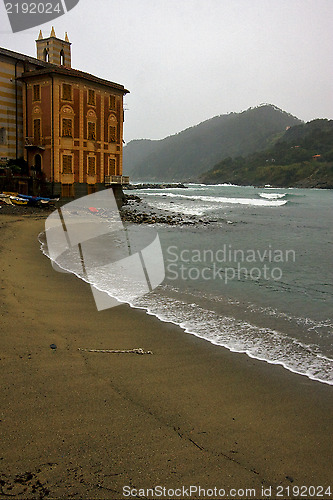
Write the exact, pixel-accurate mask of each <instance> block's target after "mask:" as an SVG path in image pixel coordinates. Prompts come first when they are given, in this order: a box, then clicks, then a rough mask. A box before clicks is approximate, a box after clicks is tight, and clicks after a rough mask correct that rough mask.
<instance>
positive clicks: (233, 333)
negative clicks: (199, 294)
mask: <svg viewBox="0 0 333 500" xmlns="http://www.w3.org/2000/svg"><path fill="white" fill-rule="evenodd" d="M131 306H132V307H134V308H140V309H146V310H147V312H148V313H149V314H150V315H153V316H156V317H157V318H158V319H159V320H161V321H164V322H169V323H173V324H175V325H177V326H179V327H180V328H182V329H183V330H185V332H186V333H189V334H192V335H195V336H197V337H200V338H202V339H204V340H207V341H208V342H211V343H212V344H214V345H216V346H221V347H225V348H226V349H228V350H230V351H232V352H238V353H245V354H247V355H248V356H249V357H251V358H254V359H258V360H260V361H265V362H267V363H270V364H278V365H282V366H283V367H284V368H286V369H287V370H289V371H291V372H293V373H297V374H299V375H305V376H307V377H308V378H309V379H311V380H316V381H318V382H322V383H325V384H328V385H333V359H331V358H329V357H327V356H324V355H323V354H322V353H321V352H320V350H319V348H318V347H317V346H315V345H312V344H307V343H304V342H300V341H297V340H296V339H294V338H292V337H290V336H289V335H286V334H284V333H283V332H280V331H277V330H274V329H270V328H261V327H258V326H256V325H253V324H251V323H250V322H248V321H244V320H240V319H237V318H235V317H233V316H230V315H228V316H224V315H223V316H222V315H220V314H218V313H217V312H216V311H214V310H210V309H207V308H204V307H201V306H200V305H199V304H197V303H195V302H193V301H191V302H188V303H187V302H186V301H183V300H177V299H175V298H170V297H167V296H166V295H164V294H163V293H162V292H161V291H158V290H157V292H155V293H154V292H153V293H151V294H148V295H147V296H145V297H142V298H141V299H138V300H136V301H135V302H134V303H132V304H131Z"/></svg>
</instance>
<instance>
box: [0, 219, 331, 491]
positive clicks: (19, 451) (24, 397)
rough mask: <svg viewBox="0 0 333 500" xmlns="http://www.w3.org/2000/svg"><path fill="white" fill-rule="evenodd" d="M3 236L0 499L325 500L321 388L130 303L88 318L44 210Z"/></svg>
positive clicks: (325, 389) (14, 222)
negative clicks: (46, 247) (45, 238)
mask: <svg viewBox="0 0 333 500" xmlns="http://www.w3.org/2000/svg"><path fill="white" fill-rule="evenodd" d="M0 227H1V240H0V259H1V285H0V286H1V296H2V300H1V337H0V339H1V340H0V342H1V349H0V380H1V393H0V394H1V395H0V399H1V404H0V432H1V449H0V498H1V499H2V498H9V496H10V497H11V498H55V499H58V498H59V499H60V498H83V499H84V498H93V499H104V498H106V499H118V498H140V497H145V498H170V497H173V498H257V499H259V498H260V499H261V498H309V497H313V498H319V497H320V498H330V497H331V496H332V491H333V485H332V484H331V485H330V481H331V480H332V476H333V474H332V427H333V425H332V415H333V388H332V387H331V386H328V385H325V384H322V383H319V382H314V381H311V380H309V379H308V378H306V377H304V376H300V375H295V374H293V373H291V372H288V371H287V370H285V369H283V368H282V367H281V366H277V365H269V364H267V363H265V362H260V361H256V360H253V359H251V358H249V357H247V356H246V355H243V354H236V353H232V352H229V351H227V350H226V349H224V348H222V347H217V346H214V345H212V344H210V343H209V342H206V341H204V340H201V339H199V338H196V337H194V336H192V335H189V334H186V333H184V331H183V330H181V329H180V328H178V327H175V326H174V325H171V324H167V323H162V322H160V321H159V320H157V319H156V318H155V317H152V316H148V315H147V314H146V313H145V312H144V311H140V310H134V309H131V308H130V307H129V306H127V305H122V306H119V307H116V308H113V309H109V310H106V311H103V312H97V309H96V307H95V303H94V301H93V298H92V294H91V291H90V287H89V286H88V285H87V284H86V283H84V282H82V281H81V280H79V279H78V278H76V277H75V276H73V275H69V274H63V273H58V272H56V271H54V270H53V268H52V266H51V264H50V261H49V259H48V258H47V257H45V256H44V255H43V254H42V253H41V251H40V245H39V242H38V240H37V235H38V234H39V232H41V231H42V230H43V229H44V220H43V215H38V214H36V215H29V216H22V215H19V214H18V215H1V214H0ZM52 344H54V347H55V346H56V348H53V349H52V348H51V347H50V345H52ZM139 347H141V348H143V349H144V350H145V351H148V350H149V351H151V352H152V354H145V355H138V354H133V353H123V354H115V353H112V354H111V353H94V352H87V351H84V350H80V349H99V350H101V349H121V350H129V349H133V348H139ZM329 486H331V493H330V494H327V492H328V490H327V488H328V487H329ZM156 487H161V490H159V489H157V490H155V493H153V492H152V491H151V490H152V489H153V488H156ZM190 487H192V488H190ZM199 487H200V488H201V491H199ZM297 487H298V488H299V492H298V490H297V489H295V488H297ZM310 487H314V488H315V490H313V489H312V490H309V488H310ZM163 488H165V490H164V491H163ZM214 488H215V489H216V490H214ZM301 488H303V490H301ZM321 488H323V489H321ZM147 489H150V490H149V491H147ZM160 491H161V493H162V495H159V492H160ZM211 492H213V493H214V494H210V493H211ZM302 492H303V495H301V493H302ZM313 492H315V494H313ZM163 493H165V495H164V496H163ZM172 493H174V495H173V496H172ZM179 493H181V494H179ZM205 494H206V496H205Z"/></svg>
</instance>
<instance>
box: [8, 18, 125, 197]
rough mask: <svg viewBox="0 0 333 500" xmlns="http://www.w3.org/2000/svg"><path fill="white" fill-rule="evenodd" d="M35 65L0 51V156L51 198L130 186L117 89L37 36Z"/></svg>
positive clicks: (63, 43)
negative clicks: (21, 163)
mask: <svg viewBox="0 0 333 500" xmlns="http://www.w3.org/2000/svg"><path fill="white" fill-rule="evenodd" d="M36 44H37V59H34V58H31V57H28V56H25V55H23V54H18V53H16V52H12V51H9V50H6V49H0V72H1V75H0V77H1V80H0V82H1V92H0V104H1V114H0V157H1V162H2V163H5V162H6V161H8V159H14V158H19V157H21V156H23V157H24V159H25V160H26V161H27V162H28V165H29V168H30V173H31V175H33V176H34V177H35V178H36V177H37V178H38V177H40V178H43V180H44V181H45V182H46V183H47V186H48V189H49V191H50V192H51V193H52V194H53V195H61V196H62V197H79V196H84V195H86V194H89V193H92V192H95V191H97V190H100V189H104V188H105V187H107V186H110V185H111V186H112V187H114V188H115V190H116V187H117V186H121V185H122V184H126V183H128V182H129V179H128V177H125V176H123V175H122V174H123V172H122V153H123V121H124V114H123V97H124V95H125V94H126V93H127V92H128V90H126V89H125V88H124V87H123V85H120V84H117V83H114V82H110V81H107V80H103V79H101V78H98V77H96V76H94V75H91V74H89V73H85V72H82V71H78V70H75V69H72V68H71V44H70V42H69V39H68V36H67V33H66V35H65V39H64V40H61V39H59V38H57V37H56V35H55V31H54V29H53V28H52V31H51V34H50V36H49V37H48V38H43V35H42V32H40V33H39V37H38V40H36Z"/></svg>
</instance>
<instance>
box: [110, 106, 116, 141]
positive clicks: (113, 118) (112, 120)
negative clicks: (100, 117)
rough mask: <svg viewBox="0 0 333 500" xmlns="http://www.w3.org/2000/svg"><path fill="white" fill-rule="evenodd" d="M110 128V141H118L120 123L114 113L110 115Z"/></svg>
mask: <svg viewBox="0 0 333 500" xmlns="http://www.w3.org/2000/svg"><path fill="white" fill-rule="evenodd" d="M108 128H109V137H108V142H117V139H118V138H117V128H118V123H117V117H116V115H114V114H113V113H112V114H111V115H110V116H109V120H108Z"/></svg>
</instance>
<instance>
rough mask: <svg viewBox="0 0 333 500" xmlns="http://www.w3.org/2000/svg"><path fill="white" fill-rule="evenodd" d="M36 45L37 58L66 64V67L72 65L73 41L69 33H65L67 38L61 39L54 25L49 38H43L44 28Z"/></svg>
mask: <svg viewBox="0 0 333 500" xmlns="http://www.w3.org/2000/svg"><path fill="white" fill-rule="evenodd" d="M36 45H37V59H39V60H40V61H45V62H49V63H51V64H57V65H58V66H65V67H66V68H70V67H71V64H72V61H71V43H70V41H69V40H68V35H67V33H65V40H60V38H57V37H56V34H55V31H54V27H53V26H52V30H51V33H50V36H49V38H43V34H42V30H40V32H39V36H38V40H36Z"/></svg>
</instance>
